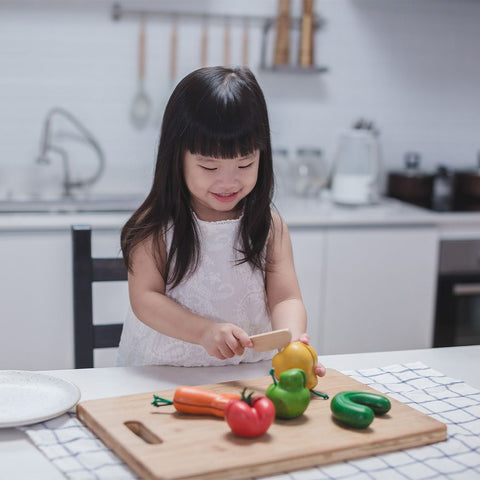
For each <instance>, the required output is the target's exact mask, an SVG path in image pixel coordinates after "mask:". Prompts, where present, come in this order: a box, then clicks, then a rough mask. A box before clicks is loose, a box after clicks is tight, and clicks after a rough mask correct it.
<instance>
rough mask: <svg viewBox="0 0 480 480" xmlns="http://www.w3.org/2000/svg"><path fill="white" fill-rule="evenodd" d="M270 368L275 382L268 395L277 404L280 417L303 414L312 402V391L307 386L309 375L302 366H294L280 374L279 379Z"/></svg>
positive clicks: (277, 414) (276, 407)
mask: <svg viewBox="0 0 480 480" xmlns="http://www.w3.org/2000/svg"><path fill="white" fill-rule="evenodd" d="M273 372H274V370H273V369H272V370H270V375H271V376H272V378H273V383H272V385H270V386H269V387H268V389H267V392H266V396H267V397H268V398H269V399H270V400H271V401H272V402H273V404H274V405H275V413H276V416H277V417H278V418H296V417H299V416H300V415H302V413H303V412H304V411H305V410H306V409H307V407H308V404H309V403H310V391H309V390H308V388H306V386H305V385H306V382H307V375H306V373H305V371H304V370H302V369H301V368H292V369H290V370H286V371H284V372H282V373H281V374H280V376H279V377H278V383H277V379H276V378H275V376H274V375H273Z"/></svg>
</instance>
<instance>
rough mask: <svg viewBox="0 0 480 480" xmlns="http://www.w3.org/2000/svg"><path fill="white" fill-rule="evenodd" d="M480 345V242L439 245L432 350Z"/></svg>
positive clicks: (445, 241) (450, 241)
mask: <svg viewBox="0 0 480 480" xmlns="http://www.w3.org/2000/svg"><path fill="white" fill-rule="evenodd" d="M479 344H480V240H444V241H442V242H440V261H439V275H438V283H437V301H436V311H435V330H434V347H449V346H460V345H479Z"/></svg>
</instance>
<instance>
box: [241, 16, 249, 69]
mask: <svg viewBox="0 0 480 480" xmlns="http://www.w3.org/2000/svg"><path fill="white" fill-rule="evenodd" d="M249 43H250V40H249V25H248V23H247V22H245V24H244V25H243V38H242V65H243V66H244V67H248V54H249V51H248V50H249V46H250V45H249Z"/></svg>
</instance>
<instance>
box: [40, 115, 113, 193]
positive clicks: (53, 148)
mask: <svg viewBox="0 0 480 480" xmlns="http://www.w3.org/2000/svg"><path fill="white" fill-rule="evenodd" d="M55 115H57V116H61V117H63V118H65V119H67V120H68V121H69V122H70V123H72V124H73V125H74V127H75V128H76V129H77V130H78V131H79V132H80V133H81V136H79V137H76V136H75V139H77V140H78V139H79V140H81V141H83V142H86V143H88V144H89V145H90V146H91V147H92V148H93V149H94V150H95V152H96V153H97V156H98V167H97V169H96V171H95V173H94V174H93V175H91V176H90V177H87V178H84V179H82V180H75V181H73V180H72V179H71V175H70V162H69V158H68V153H67V151H66V150H65V149H64V148H61V147H59V146H58V145H54V144H53V143H52V138H51V137H52V135H51V132H52V120H53V117H54V116H55ZM49 152H55V153H57V154H58V155H60V157H61V160H62V164H63V182H62V183H63V196H64V197H67V198H68V197H71V196H72V189H74V188H82V187H87V186H89V185H93V184H94V183H95V182H96V181H97V180H98V179H99V178H100V177H101V175H102V173H103V171H104V169H105V155H104V153H103V150H102V149H101V147H100V145H99V143H98V142H97V140H96V139H95V138H94V136H93V135H92V134H91V133H90V132H89V131H88V130H87V129H86V128H85V127H84V126H83V124H82V123H80V121H79V120H78V119H77V118H75V117H74V116H73V115H72V114H71V113H70V112H68V111H67V110H65V109H63V108H59V107H54V108H52V109H51V110H50V111H49V112H48V113H47V116H46V117H45V120H44V123H43V129H42V137H41V140H40V154H39V156H38V157H37V160H36V161H37V162H38V163H42V164H50V161H51V159H50V157H49V156H48V153H49Z"/></svg>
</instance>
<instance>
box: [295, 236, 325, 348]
mask: <svg viewBox="0 0 480 480" xmlns="http://www.w3.org/2000/svg"><path fill="white" fill-rule="evenodd" d="M289 231H290V237H291V239H292V246H293V257H294V261H295V269H296V271H297V277H298V283H299V284H300V289H301V291H302V297H303V302H304V304H305V308H306V310H307V319H308V323H307V332H308V333H309V334H310V337H311V343H312V346H313V347H314V348H315V349H317V348H319V346H318V347H317V339H319V338H320V336H321V324H320V320H321V316H322V315H321V309H322V302H321V294H322V291H323V289H324V280H323V277H324V273H325V272H324V270H325V269H324V245H325V235H324V233H323V230H322V229H319V228H298V227H297V228H295V227H290V228H289Z"/></svg>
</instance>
